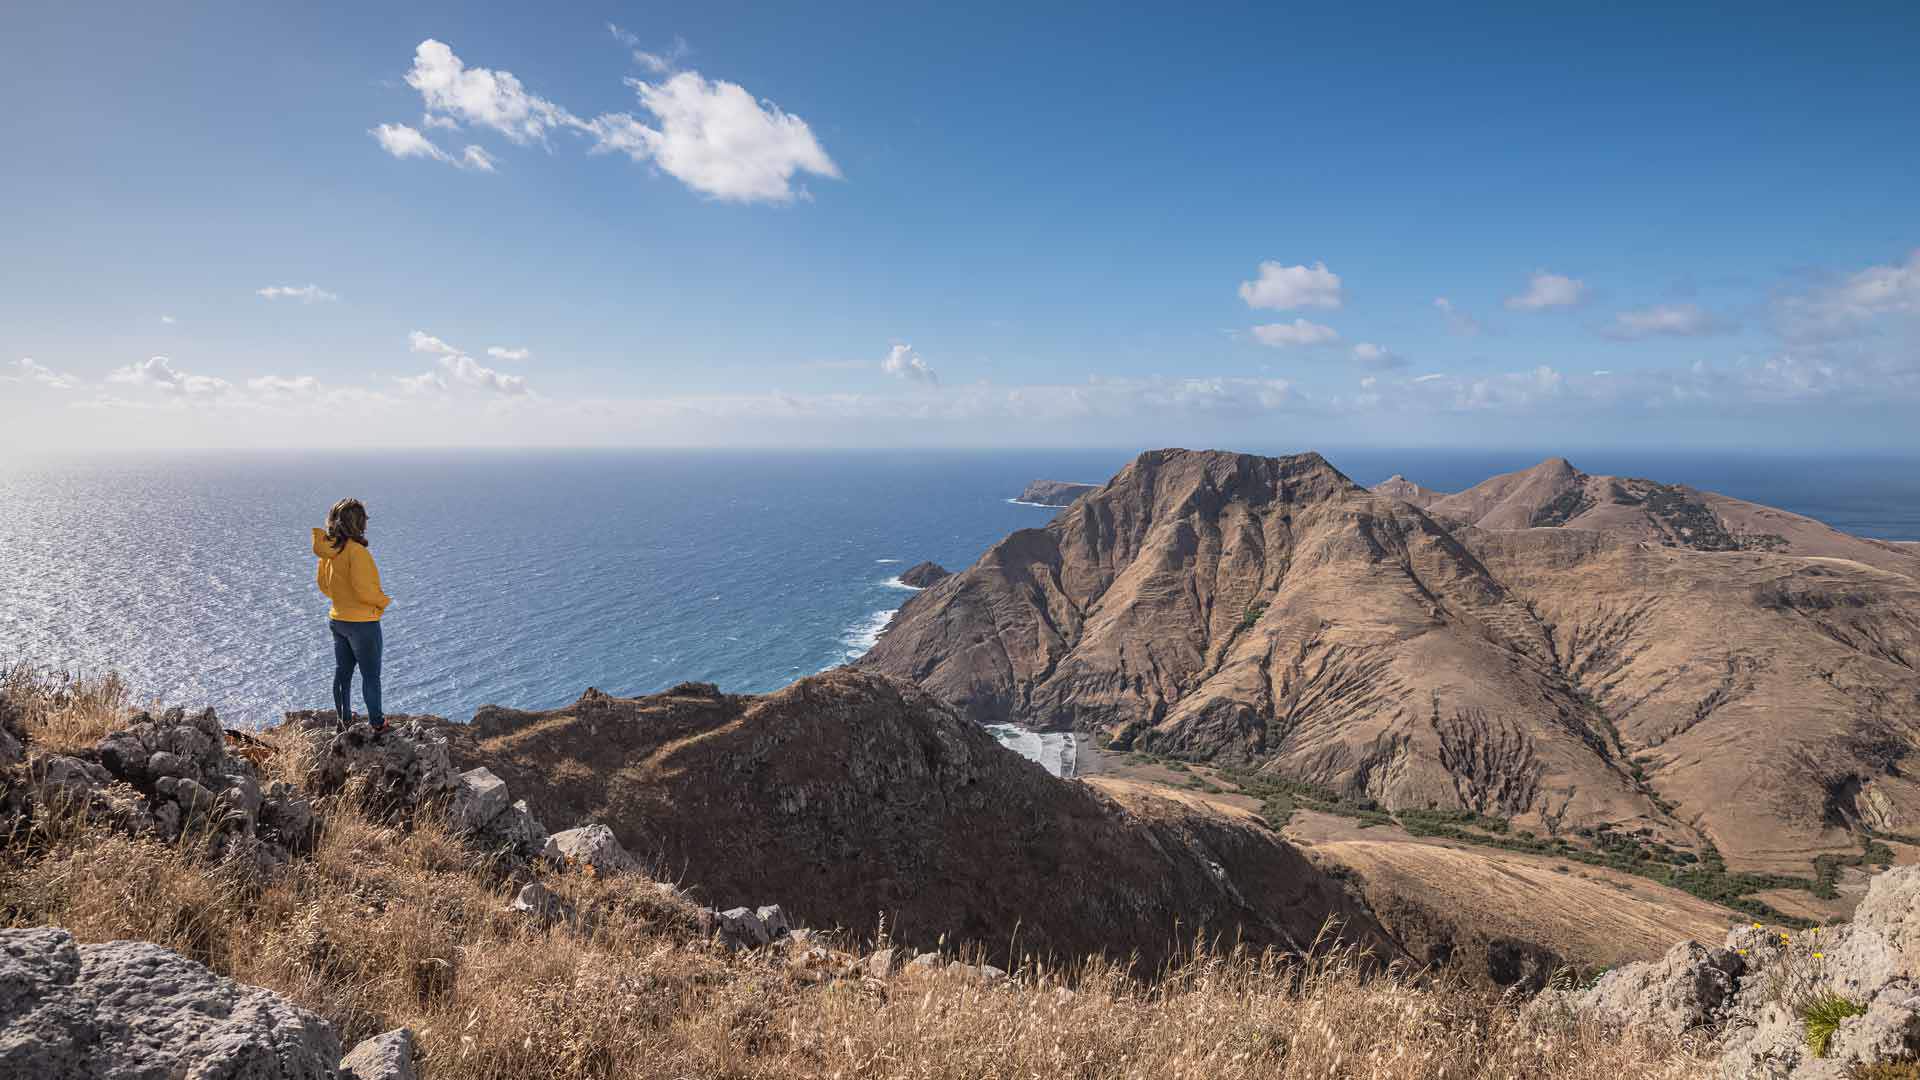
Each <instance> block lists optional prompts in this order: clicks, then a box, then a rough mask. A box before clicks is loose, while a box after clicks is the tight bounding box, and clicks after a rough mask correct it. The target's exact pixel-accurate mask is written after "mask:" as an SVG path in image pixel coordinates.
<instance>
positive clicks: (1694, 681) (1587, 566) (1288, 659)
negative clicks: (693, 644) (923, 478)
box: [858, 450, 1920, 874]
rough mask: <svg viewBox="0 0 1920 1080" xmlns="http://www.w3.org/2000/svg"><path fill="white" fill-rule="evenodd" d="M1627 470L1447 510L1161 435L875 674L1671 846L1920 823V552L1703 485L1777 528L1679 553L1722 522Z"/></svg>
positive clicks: (991, 556) (918, 601)
mask: <svg viewBox="0 0 1920 1080" xmlns="http://www.w3.org/2000/svg"><path fill="white" fill-rule="evenodd" d="M1614 484H1615V480H1614V479H1613V478H1604V477H1598V478H1596V477H1588V476H1586V475H1585V474H1581V473H1579V472H1578V470H1575V469H1573V468H1572V466H1570V465H1568V464H1567V463H1565V462H1563V461H1557V460H1556V461H1550V462H1548V463H1545V464H1543V465H1542V466H1540V467H1537V468H1536V469H1533V470H1527V471H1526V472H1525V473H1523V474H1513V475H1512V476H1509V477H1502V478H1495V480H1494V481H1489V482H1488V484H1486V485H1481V486H1480V487H1479V488H1475V489H1471V490H1470V491H1469V492H1465V493H1461V494H1460V495H1454V496H1440V495H1437V494H1436V493H1425V494H1424V495H1420V498H1421V499H1423V500H1425V501H1427V502H1428V503H1429V506H1431V507H1432V508H1433V510H1432V511H1431V512H1430V511H1429V510H1428V509H1423V508H1422V507H1421V506H1418V505H1415V503H1414V502H1410V501H1407V500H1406V499H1403V498H1400V497H1398V496H1396V495H1392V494H1386V493H1383V492H1378V491H1367V490H1365V489H1362V488H1360V487H1358V486H1357V485H1355V484H1353V483H1352V482H1351V481H1349V480H1348V479H1347V478H1346V477H1345V476H1343V475H1341V474H1340V473H1339V472H1338V471H1337V470H1336V469H1334V468H1333V467H1332V466H1331V465H1329V464H1328V463H1327V462H1326V461H1325V460H1324V459H1322V458H1320V457H1319V456H1318V455H1316V454H1302V455H1296V456H1293V457H1286V458H1262V457H1256V456H1252V455H1244V454H1232V453H1225V452H1218V451H1214V452H1201V451H1188V450H1165V451H1152V452H1148V453H1145V454H1142V455H1141V456H1140V457H1139V458H1138V459H1137V460H1136V461H1135V462H1134V463H1133V464H1131V465H1129V466H1128V467H1127V468H1126V469H1124V470H1122V471H1121V472H1120V473H1119V474H1118V475H1117V476H1115V477H1114V479H1113V480H1111V481H1110V482H1109V483H1108V484H1106V485H1105V486H1104V487H1102V488H1100V489H1099V490H1097V491H1095V492H1092V493H1089V494H1087V495H1085V496H1082V497H1081V498H1080V499H1079V500H1078V501H1077V502H1075V503H1074V504H1073V505H1072V506H1071V507H1070V508H1068V509H1067V510H1065V511H1064V512H1062V513H1061V514H1059V515H1058V516H1057V517H1055V518H1054V520H1053V521H1052V522H1050V523H1049V524H1047V525H1046V526H1045V527H1043V528H1037V529H1023V530H1020V531H1017V532H1015V533H1013V534H1011V535H1009V536H1008V537H1007V538H1006V539H1004V540H1003V541H1001V542H1000V543H999V544H996V545H994V546H993V547H992V548H991V549H989V551H988V552H987V553H986V554H985V555H983V556H982V557H981V559H980V560H979V561H978V562H976V563H975V564H974V566H972V567H970V568H968V569H966V570H964V571H962V572H960V573H958V574H955V575H954V576H953V577H950V578H948V579H946V580H944V581H942V582H940V583H939V584H937V585H936V586H934V587H933V588H930V589H928V590H926V591H925V592H922V593H919V594H917V595H915V596H914V597H913V598H912V599H911V600H909V602H908V603H907V604H906V605H905V606H904V607H903V608H902V609H901V611H900V612H899V614H898V615H897V616H896V617H895V619H894V621H893V623H892V625H891V626H890V627H889V628H888V630H887V631H886V633H884V634H883V635H882V636H881V639H880V641H879V643H878V644H877V645H876V646H875V647H874V648H873V650H872V651H870V652H869V653H868V654H867V655H866V656H865V657H863V658H862V659H861V660H860V661H858V663H859V665H860V666H862V667H863V668H867V669H870V670H875V671H881V672H886V673H889V674H893V675H898V676H902V677H905V678H910V679H914V680H916V681H918V682H919V683H920V684H921V685H922V686H924V687H926V688H927V689H928V690H929V691H930V692H931V693H932V694H934V695H935V696H936V697H938V698H939V699H941V700H943V701H946V702H948V703H950V704H952V705H953V706H954V707H955V708H957V709H959V710H961V711H962V712H963V713H964V714H966V715H967V716H969V717H971V718H973V719H975V720H978V721H981V722H989V723H997V722H1007V721H1013V722H1018V723H1024V724H1027V725H1030V726H1033V727H1037V728H1043V729H1055V730H1060V729H1067V728H1073V729H1076V730H1080V731H1084V732H1089V733H1092V734H1093V735H1094V736H1095V737H1096V738H1099V739H1101V740H1103V741H1105V742H1106V743H1108V744H1110V745H1114V746H1118V747H1132V748H1142V749H1147V750H1151V751H1152V752H1155V753H1158V754H1164V755H1171V756H1173V757H1178V758H1185V759H1187V760H1194V761H1212V762H1221V763H1227V764H1232V765H1235V766H1237V767H1242V768H1251V769H1255V770H1258V771H1260V772H1262V773H1266V774H1270V775H1274V776H1279V777H1284V778H1287V779H1289V780H1291V781H1296V782H1300V783H1307V784H1311V785H1314V786H1315V787H1316V788H1319V789H1325V790H1330V791H1332V792H1335V793H1338V794H1339V795H1340V796H1342V797H1344V798H1349V799H1352V800H1354V801H1356V802H1362V803H1368V802H1370V803H1375V804H1379V805H1383V806H1387V807H1390V808H1396V809H1401V808H1405V809H1436V810H1458V811H1463V812H1471V813H1475V814H1481V815H1488V816H1491V817H1495V818H1498V819H1501V820H1503V821H1511V822H1512V823H1513V825H1514V826H1515V827H1516V828H1526V829H1529V830H1531V831H1533V832H1536V833H1540V834H1545V835H1548V836H1566V837H1570V838H1571V837H1575V836H1582V837H1585V838H1587V839H1589V840H1592V841H1593V842H1595V843H1600V842H1605V843H1621V844H1625V845H1627V846H1629V847H1634V848H1636V849H1639V850H1647V851H1652V852H1655V853H1656V854H1657V856H1658V857H1660V858H1668V857H1669V856H1667V855H1665V854H1658V853H1659V852H1661V851H1663V850H1664V851H1675V852H1679V853H1681V854H1680V855H1677V856H1672V857H1674V858H1682V857H1691V858H1694V859H1701V860H1718V859H1721V858H1724V859H1725V861H1726V863H1727V864H1728V865H1730V866H1733V867H1735V868H1752V869H1757V870H1771V871H1779V872H1784V873H1800V874H1807V873H1808V872H1809V870H1810V862H1811V859H1812V857H1813V856H1814V855H1832V856H1834V857H1845V856H1846V855H1848V854H1849V853H1855V854H1857V853H1858V851H1859V849H1860V844H1861V843H1862V842H1863V837H1864V835H1865V831H1866V830H1877V831H1880V832H1901V831H1903V830H1916V831H1920V785H1916V784H1915V783H1914V782H1913V781H1912V780H1911V779H1909V778H1908V776H1907V774H1906V772H1905V771H1904V770H1903V768H1902V767H1901V765H1900V762H1901V760H1902V759H1903V758H1905V757H1906V756H1907V755H1908V754H1910V753H1911V751H1912V748H1913V747H1914V746H1915V743H1916V732H1920V675H1916V671H1915V665H1916V663H1920V574H1914V573H1907V572H1905V571H1904V570H1903V569H1902V568H1904V567H1906V566H1907V565H1908V564H1913V565H1920V560H1916V559H1914V558H1913V556H1912V555H1911V554H1909V553H1908V552H1906V551H1904V550H1902V549H1901V548H1900V547H1899V546H1897V545H1880V544H1877V543H1874V542H1867V541H1859V540H1858V538H1850V537H1845V536H1844V535H1843V534H1836V533H1833V531H1832V530H1829V529H1826V527H1825V526H1821V525H1818V523H1810V524H1802V522H1804V521H1805V519H1799V520H1791V519H1792V518H1793V515H1786V514H1785V513H1784V512H1781V511H1767V508H1754V509H1751V510H1748V509H1743V508H1742V507H1741V506H1734V505H1733V503H1734V501H1733V500H1724V499H1721V498H1720V497H1717V496H1715V497H1713V499H1712V501H1709V500H1708V497H1707V496H1705V495H1704V494H1701V495H1697V496H1694V495H1689V496H1687V500H1690V501H1685V506H1687V507H1694V506H1702V505H1705V506H1709V508H1711V509H1712V510H1713V513H1714V514H1716V515H1722V516H1719V517H1716V518H1715V520H1716V521H1719V522H1731V523H1732V524H1733V526H1735V527H1736V529H1737V530H1745V531H1738V535H1739V536H1743V537H1746V538H1747V541H1743V542H1735V543H1729V544H1721V543H1719V541H1718V540H1717V539H1716V540H1714V542H1713V543H1711V544H1707V545H1706V546H1709V547H1711V548H1713V550H1700V549H1699V547H1698V546H1686V545H1683V544H1680V543H1678V542H1674V543H1665V542H1662V541H1661V538H1665V539H1666V540H1675V539H1676V538H1678V539H1679V540H1689V541H1696V542H1700V543H1705V542H1706V540H1707V539H1709V536H1710V534H1709V533H1708V532H1707V531H1705V530H1693V531H1691V532H1687V531H1682V530H1686V529H1689V528H1691V527H1690V526H1687V525H1685V524H1684V520H1685V518H1684V517H1669V518H1660V517H1659V514H1658V512H1657V510H1658V508H1656V509H1655V510H1649V509H1648V508H1647V504H1648V502H1649V501H1650V500H1649V499H1648V498H1645V497H1641V496H1635V495H1634V494H1633V493H1634V492H1635V491H1639V490H1640V489H1639V488H1629V487H1626V486H1622V488H1621V490H1622V492H1623V493H1625V496H1626V497H1628V498H1629V500H1631V498H1640V504H1639V505H1638V507H1637V508H1636V507H1635V506H1634V505H1632V504H1631V502H1630V501H1629V502H1628V503H1618V502H1613V503H1608V504H1607V506H1606V507H1601V506H1599V505H1598V504H1597V503H1596V504H1595V505H1594V506H1584V505H1579V503H1580V500H1581V499H1582V498H1584V497H1585V493H1587V492H1589V491H1590V490H1592V489H1595V488H1596V487H1598V488H1602V489H1604V490H1606V491H1607V492H1609V493H1610V492H1611V491H1612V488H1613V485H1614ZM1649 490H1651V489H1649ZM1569 492H1571V493H1573V495H1574V497H1573V498H1572V499H1569V497H1568V493H1569ZM1609 498H1611V495H1610V494H1609ZM1661 505H1665V504H1661ZM1748 505H1750V504H1742V506H1748ZM1603 510H1604V511H1605V513H1602V511H1603ZM1627 511H1632V512H1633V513H1634V514H1638V515H1640V516H1639V517H1637V518H1632V519H1631V520H1630V521H1627V522H1626V523H1625V524H1619V525H1618V526H1617V527H1616V526H1615V525H1613V524H1609V522H1615V521H1619V520H1623V519H1620V518H1619V514H1622V513H1626V512H1627ZM1762 511H1767V513H1766V514H1763V513H1762ZM1449 512H1450V513H1452V514H1457V515H1460V516H1459V517H1451V516H1448V514H1449ZM1687 512H1688V513H1692V511H1690V510H1689V511H1687ZM1542 514H1546V515H1548V516H1549V517H1553V518H1556V519H1557V524H1558V526H1559V527H1554V528H1540V527H1532V525H1531V523H1532V522H1533V521H1535V520H1536V518H1538V517H1539V516H1540V515H1542ZM1608 515H1614V516H1611V517H1610V516H1608ZM1648 515H1652V516H1651V517H1649V516H1648ZM1768 515H1779V516H1777V517H1773V516H1768ZM1468 519H1471V520H1468ZM1476 521H1477V522H1487V523H1488V524H1487V525H1482V524H1474V523H1472V522H1476ZM1675 521H1681V522H1682V524H1680V525H1675V524H1674V522H1675ZM1511 522H1519V523H1524V524H1526V525H1527V527H1519V528H1495V527H1489V526H1490V525H1502V524H1506V523H1511ZM1743 522H1765V523H1766V527H1767V529H1768V530H1769V531H1768V532H1767V533H1766V535H1777V536H1779V537H1781V538H1782V540H1781V542H1780V543H1775V542H1773V541H1767V542H1765V543H1760V542H1758V541H1753V537H1755V536H1758V535H1761V534H1760V533H1759V532H1758V530H1757V527H1755V528H1751V529H1750V528H1747V527H1746V526H1745V525H1743V524H1742V523H1743ZM1588 526H1605V527H1588ZM1718 528H1720V531H1721V532H1722V533H1725V534H1726V535H1727V536H1734V535H1736V533H1735V531H1729V530H1728V528H1727V527H1726V526H1725V525H1724V524H1723V525H1722V526H1719V527H1718ZM1659 530H1666V531H1659ZM1656 533H1657V535H1656ZM1829 534H1831V535H1829ZM1718 535H1720V534H1719V533H1713V534H1711V536H1718ZM1803 550H1804V551H1806V552H1810V553H1809V554H1803V553H1802V552H1803ZM1836 552H1837V554H1836ZM1902 560H1904V561H1902Z"/></svg>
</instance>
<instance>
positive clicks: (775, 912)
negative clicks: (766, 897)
mask: <svg viewBox="0 0 1920 1080" xmlns="http://www.w3.org/2000/svg"><path fill="white" fill-rule="evenodd" d="M753 914H754V917H756V918H758V919H759V920H760V925H761V926H764V927H766V928H767V937H769V938H771V939H773V940H776V941H777V940H779V939H780V938H783V937H786V936H787V934H788V933H790V932H791V931H792V929H793V928H792V927H790V926H788V925H787V913H786V912H784V911H781V910H780V905H779V904H767V905H765V906H764V907H759V908H755V909H754V912H753Z"/></svg>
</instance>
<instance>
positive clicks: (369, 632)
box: [313, 499, 393, 735]
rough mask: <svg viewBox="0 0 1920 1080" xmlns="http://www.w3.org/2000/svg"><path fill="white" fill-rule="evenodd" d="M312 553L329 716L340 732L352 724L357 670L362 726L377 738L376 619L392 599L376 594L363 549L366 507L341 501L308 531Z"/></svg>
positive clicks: (374, 572) (374, 570)
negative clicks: (329, 686)
mask: <svg viewBox="0 0 1920 1080" xmlns="http://www.w3.org/2000/svg"><path fill="white" fill-rule="evenodd" d="M313 553H314V554H315V555H317V556H319V557H320V566H319V569H317V570H316V571H315V572H314V581H315V583H316V584H318V585H319V586H320V591H321V593H323V594H324V595H325V596H326V597H327V599H329V600H331V601H333V610H332V611H329V612H327V625H329V626H331V627H332V628H333V715H334V717H335V719H336V722H337V723H338V724H339V726H340V727H342V728H345V727H347V726H348V725H350V724H352V723H353V668H354V665H355V664H358V665H359V666H360V693H361V696H362V697H365V698H366V699H367V723H368V724H369V725H370V726H371V727H372V728H373V731H374V734H376V735H378V734H379V733H380V732H381V731H384V730H385V729H386V726H387V714H386V713H384V712H382V711H381V709H380V615H381V613H382V612H384V611H386V610H387V605H388V604H391V603H393V598H392V597H390V596H388V595H387V594H386V593H384V592H381V591H380V569H379V567H377V566H375V565H373V553H372V552H371V551H368V550H367V508H366V507H365V506H362V505H361V504H360V500H359V499H341V500H340V501H339V502H337V503H334V504H333V509H332V510H330V511H328V513H327V527H326V528H324V529H315V530H313Z"/></svg>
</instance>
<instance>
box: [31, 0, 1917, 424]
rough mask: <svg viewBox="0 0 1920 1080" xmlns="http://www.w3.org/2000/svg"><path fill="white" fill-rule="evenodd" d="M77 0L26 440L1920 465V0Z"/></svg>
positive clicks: (38, 171) (66, 21) (41, 172)
mask: <svg viewBox="0 0 1920 1080" xmlns="http://www.w3.org/2000/svg"><path fill="white" fill-rule="evenodd" d="M75 8H76V6H75V5H58V6H56V5H50V4H36V3H26V4H16V5H10V6H9V7H7V8H6V10H5V11H4V12H0V84H4V86H5V90H6V93H7V97H8V100H9V101H10V102H12V103H13V108H10V109H8V110H6V111H5V113H4V114H0V138H4V145H6V146H7V147H8V148H9V152H8V154H7V157H6V164H5V168H3V169H0V214H3V215H4V225H5V228H4V235H5V236H7V237H8V238H9V240H8V243H7V245H6V247H7V248H8V252H7V254H6V256H5V258H4V259H3V260H0V379H5V380H6V381H3V382H0V445H11V446H17V447H39V448H52V449H59V448H68V447H74V448H84V447H95V446H169V445H194V446H205V445H236V446H280V445H306V444H309V443H312V442H315V441H333V440H337V439H339V438H341V437H342V436H343V435H344V436H346V437H347V438H349V439H351V440H352V441H354V442H356V443H359V444H362V445H404V444H431V445H442V444H486V445H499V444H507V445H518V444H529V445H569V444H635V445H689V444H739V445H769V444H778V445H875V446H895V445H1007V444H1012V445H1048V444H1075V443H1094V444H1099V445H1120V446H1126V445H1135V444H1139V445H1149V444H1170V443H1187V444H1202V443H1204V444H1212V445H1233V444H1249V445H1252V444H1257V445H1262V446H1272V445H1280V444H1287V443H1298V444H1301V445H1306V444H1309V443H1314V444H1334V443H1339V444H1345V445H1352V444H1355V443H1365V442H1376V443H1387V444H1391V445H1435V446H1507V445H1529V446H1538V445H1549V444H1551V445H1560V446H1565V447H1567V448H1578V447H1583V446H1606V445H1614V444H1620V443H1630V444H1635V445H1654V446H1665V445H1671V446H1692V445H1707V446H1721V447H1769V448H1776V447H1801V448H1818V447H1823V446H1837V447H1848V448H1888V447H1891V448H1896V449H1902V450H1920V438H1917V437H1916V435H1915V433H1914V430H1913V423H1912V417H1913V416H1915V415H1920V206H1916V202H1917V201H1920V119H1916V118H1920V64H1916V63H1915V61H1914V57H1915V56H1920V14H1915V12H1914V10H1913V8H1912V7H1911V6H1910V5H1897V4H1887V5H1880V6H1869V5H1845V4H1842V5H1828V6H1825V7H1822V8H1820V9H1819V10H1818V11H1817V12H1815V11H1810V10H1809V9H1807V8H1805V7H1804V6H1796V7H1789V6H1786V5H1780V6H1777V7H1775V6H1756V7H1755V9H1754V10H1752V11H1748V12H1743V13H1741V14H1740V15H1738V16H1737V17H1735V16H1726V15H1712V14H1707V13H1704V12H1702V13H1699V14H1686V13H1676V12H1672V11H1667V10H1664V9H1663V8H1662V7H1657V6H1648V7H1645V8H1641V9H1638V10H1627V9H1624V8H1623V9H1619V10H1608V11H1604V12H1602V11H1593V12H1581V13H1564V12H1553V11H1542V10H1540V9H1539V8H1538V7H1536V6H1533V5H1528V6H1517V5H1516V6H1512V7H1483V8H1478V9H1476V10H1474V11H1472V12H1470V13H1462V12H1442V11H1439V10H1438V9H1437V8H1436V7H1435V6H1433V5H1419V6H1408V7H1405V8H1400V9H1391V8H1387V7H1374V8H1368V9H1365V10H1363V11H1359V12H1356V13H1351V14H1349V13H1345V12H1329V11H1326V10H1324V9H1322V8H1317V7H1316V8H1296V9H1287V8H1282V7H1278V6H1274V5H1261V6H1249V7H1245V8H1226V7H1218V8H1209V9H1204V10H1200V9H1175V8H1172V7H1169V8H1168V9H1167V10H1165V11H1164V12H1162V13H1160V14H1132V13H1126V12H1116V11H1114V10H1111V9H1109V8H1107V7H1092V6H1088V7H1085V8H1082V9H1078V10H1075V9H1070V8H1068V7H1066V6H1064V5H1031V4H1024V5H1009V6H1005V7H998V8H996V7H991V6H986V5H965V6H963V5H947V6H940V7H933V6H915V5H900V4H894V5H884V6H879V5H876V6H874V7H872V8H837V9H828V8H825V7H822V6H816V5H808V6H804V7H803V6H800V5H789V6H787V8H786V10H774V11H767V10H761V9H759V8H756V7H753V6H746V5H730V4H716V3H703V4H699V5H685V6H668V5H631V4H615V5H584V4H583V5H568V6H564V7H563V8H561V9H558V10H556V9H553V8H548V9H536V8H526V9H513V10H481V9H480V8H479V7H478V6H475V5H460V6H453V5H449V6H445V7H441V8H430V7H416V8H412V9H410V10H408V11H406V12H404V13H399V14H395V13H393V12H390V11H387V10H385V8H384V7H378V6H364V7H363V6H355V5H333V6H314V5H302V6H298V7H296V6H286V7H276V6H271V5H269V6H264V9H263V6H259V5H251V6H238V5H234V6H225V5H211V4H208V5H193V6H191V7H186V6H181V5H140V6H125V7H120V8H113V7H108V6H103V7H98V8H89V9H86V10H75ZM508 74H510V75H511V76H512V79H508V78H507V77H506V76H507V75H508ZM469 147H474V148H477V149H474V150H469V149H468V148H469ZM402 155H404V156H402ZM1442 299H1444V300H1445V304H1444V305H1443V304H1441V303H1440V301H1441V300H1442ZM489 350H493V352H492V353H490V352H489Z"/></svg>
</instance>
